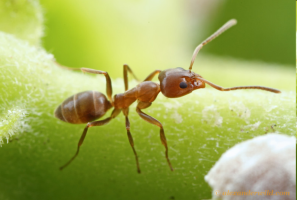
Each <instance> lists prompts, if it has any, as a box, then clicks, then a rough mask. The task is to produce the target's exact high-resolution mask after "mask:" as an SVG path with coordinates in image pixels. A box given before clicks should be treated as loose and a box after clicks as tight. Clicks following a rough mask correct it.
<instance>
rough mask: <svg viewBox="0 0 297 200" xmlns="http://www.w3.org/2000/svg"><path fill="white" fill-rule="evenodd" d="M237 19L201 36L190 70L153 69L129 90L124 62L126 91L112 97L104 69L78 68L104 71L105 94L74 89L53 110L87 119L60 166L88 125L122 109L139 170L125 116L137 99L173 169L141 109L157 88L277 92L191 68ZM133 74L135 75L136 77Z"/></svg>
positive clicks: (166, 91)
mask: <svg viewBox="0 0 297 200" xmlns="http://www.w3.org/2000/svg"><path fill="white" fill-rule="evenodd" d="M236 23H237V21H236V20H235V19H231V20H229V21H228V22H227V23H225V24H224V25H223V26H222V27H221V28H220V29H218V30H217V31H216V32H215V33H214V34H212V35H211V36H210V37H208V38H207V39H206V40H204V41H203V42H202V43H201V44H199V45H198V46H197V47H196V49H195V50H194V53H193V56H192V60H191V63H190V67H189V70H185V69H183V68H175V69H167V70H163V71H161V70H155V71H154V72H152V73H151V74H150V75H149V76H148V77H147V78H146V79H144V81H143V82H141V83H139V84H138V85H137V86H136V87H134V88H132V89H130V90H128V72H129V73H130V74H132V75H133V76H134V77H135V75H134V73H133V72H132V70H131V69H130V67H129V66H128V65H126V64H125V65H124V84H125V92H124V93H120V94H116V95H114V97H113V98H112V85H111V79H110V77H109V75H108V73H107V72H105V71H99V70H94V69H88V68H81V71H83V72H88V73H93V74H103V75H104V76H105V78H106V94H107V98H108V99H107V98H106V96H105V95H104V94H102V93H100V92H97V91H85V92H80V93H77V94H75V95H73V96H71V97H69V98H68V99H66V100H65V101H64V102H63V103H62V104H61V105H60V106H59V107H58V108H57V109H56V110H55V117H56V118H58V119H60V120H62V121H65V122H68V123H72V124H85V123H87V125H86V127H85V129H84V131H83V133H82V135H81V137H80V140H79V142H78V146H77V151H76V153H75V155H74V156H73V157H72V158H71V159H70V160H69V161H68V162H67V163H66V164H65V165H63V166H62V167H60V170H62V169H64V168H65V167H66V166H68V165H69V164H70V163H71V162H72V161H73V160H74V159H75V158H76V156H77V155H78V153H79V149H80V146H81V145H82V143H83V141H84V139H85V137H86V134H87V132H88V129H89V128H90V127H93V126H102V125H105V124H107V123H109V122H110V121H111V120H112V119H113V118H115V117H116V116H118V114H120V112H121V111H122V112H123V114H124V116H125V119H126V130H127V135H128V139H129V142H130V145H131V147H132V150H133V152H134V156H135V160H136V166H137V172H138V173H140V167H139V162H138V155H137V153H136V150H135V148H134V142H133V137H132V135H131V133H130V122H129V118H128V114H129V106H130V105H131V104H132V103H133V102H135V101H136V100H137V107H136V112H137V113H138V115H139V116H140V117H141V118H142V119H144V120H145V121H147V122H149V123H151V124H153V125H156V126H158V127H159V128H160V139H161V142H162V144H163V145H164V147H165V158H166V160H167V163H168V165H169V167H170V170H171V171H173V168H172V165H171V163H170V160H169V157H168V146H167V141H166V137H165V133H164V129H163V126H162V124H161V122H159V121H158V120H156V119H155V118H153V117H151V116H149V115H148V114H146V113H144V112H142V110H143V109H145V108H148V107H149V106H150V105H151V104H152V102H153V101H155V99H156V97H157V96H158V94H159V93H160V92H162V94H163V95H165V96H166V97H168V98H177V97H181V96H184V95H187V94H189V93H191V92H192V91H193V90H196V89H200V88H205V83H207V84H208V85H210V86H211V87H213V88H215V89H217V90H220V91H230V90H240V89H260V90H266V91H269V92H274V93H280V91H279V90H277V89H273V88H269V87H263V86H239V87H231V88H223V87H221V86H218V85H215V84H213V83H211V82H209V81H208V80H206V79H204V78H202V77H201V76H200V75H199V74H196V73H194V72H192V71H191V70H192V66H193V63H194V61H195V58H196V56H197V54H198V52H199V51H200V49H201V48H202V47H203V46H204V45H206V44H207V43H208V42H210V41H211V40H213V39H214V38H216V37H217V36H218V35H220V34H221V33H223V32H224V31H226V30H227V29H229V28H230V27H232V26H233V25H235V24H236ZM157 74H159V76H158V78H159V81H160V84H158V83H155V82H152V81H151V80H152V79H153V77H154V76H156V75H157ZM135 78H136V77H135ZM112 107H113V108H114V109H113V111H112V113H111V115H110V117H107V118H106V119H103V120H100V121H94V120H96V119H98V118H100V117H102V116H103V115H104V114H105V113H106V112H107V111H108V110H109V109H110V108H112Z"/></svg>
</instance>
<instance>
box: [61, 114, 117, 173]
mask: <svg viewBox="0 0 297 200" xmlns="http://www.w3.org/2000/svg"><path fill="white" fill-rule="evenodd" d="M120 112H121V110H120V109H114V110H113V111H112V113H111V116H110V117H108V118H106V119H104V120H100V121H94V122H89V123H88V124H87V126H86V127H85V129H84V131H83V133H82V135H81V137H80V139H79V142H78V145H77V150H76V153H75V154H74V156H73V157H72V158H71V159H70V160H69V161H68V162H67V163H66V164H64V165H63V166H62V167H60V170H63V169H64V168H65V167H67V166H68V165H69V164H70V163H71V162H72V161H73V160H74V159H75V158H76V156H77V155H78V153H79V149H80V146H81V145H82V144H83V142H84V139H85V137H86V135H87V132H88V129H89V127H92V126H102V125H105V124H107V123H108V122H109V121H110V120H112V119H113V118H115V117H116V116H117V115H118V114H119V113H120Z"/></svg>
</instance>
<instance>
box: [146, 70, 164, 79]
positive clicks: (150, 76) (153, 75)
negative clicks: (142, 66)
mask: <svg viewBox="0 0 297 200" xmlns="http://www.w3.org/2000/svg"><path fill="white" fill-rule="evenodd" d="M160 72H161V70H159V69H157V70H155V71H153V72H152V73H151V74H150V75H148V77H146V79H144V81H151V80H152V79H153V78H154V77H155V76H156V75H157V74H159V73H160Z"/></svg>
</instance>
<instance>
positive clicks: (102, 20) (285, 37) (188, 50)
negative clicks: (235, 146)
mask: <svg viewBox="0 0 297 200" xmlns="http://www.w3.org/2000/svg"><path fill="white" fill-rule="evenodd" d="M293 3H294V2H293V1H283V2H280V1H278V0H271V1H269V4H268V3H267V1H257V0H250V1H236V0H226V1H215V0H209V1H206V0H202V1H195V0H183V1H181V0H180V1H175V2H174V3H172V2H171V1H163V2H160V1H133V0H127V1H108V2H107V1H70V0H63V1H58V0H52V1H48V0H41V4H42V6H43V7H44V10H45V19H46V20H45V26H46V28H45V36H44V38H43V45H44V47H45V48H46V49H47V50H48V51H49V52H52V53H53V54H54V55H55V58H56V59H57V61H58V62H59V63H61V64H63V65H66V66H70V67H89V68H96V69H101V70H108V71H109V72H110V73H111V74H112V77H122V65H123V64H124V63H127V64H129V65H130V66H131V67H132V68H133V70H134V71H135V72H136V74H144V75H145V74H148V73H150V72H151V71H152V70H154V69H156V68H158V69H166V68H173V67H184V68H186V67H188V63H189V62H190V58H191V55H192V52H193V50H194V48H195V47H196V46H197V45H198V44H199V43H200V42H201V41H203V40H204V39H205V38H206V37H208V36H209V35H210V34H211V33H213V32H214V31H215V30H217V29H218V28H219V27H220V26H221V25H222V24H224V23H225V22H226V21H227V20H229V19H231V18H236V19H237V20H238V24H237V25H236V26H235V27H233V28H232V29H231V30H228V31H227V33H224V34H223V35H221V36H220V37H219V38H218V39H216V40H215V41H213V42H211V43H210V44H208V45H206V46H205V47H204V49H203V50H202V51H201V53H202V54H214V55H219V56H228V57H234V58H238V59H244V60H256V61H263V62H268V63H278V64H285V65H287V66H289V67H290V66H291V67H293V66H294V65H295V34H293V33H294V32H295V4H293ZM198 57H199V56H198ZM198 59H199V58H198ZM198 62H199V61H198ZM198 62H196V64H197V63H198ZM144 75H143V76H144Z"/></svg>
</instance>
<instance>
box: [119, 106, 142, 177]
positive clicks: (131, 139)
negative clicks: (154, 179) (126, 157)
mask: <svg viewBox="0 0 297 200" xmlns="http://www.w3.org/2000/svg"><path fill="white" fill-rule="evenodd" d="M123 113H124V115H125V118H126V130H127V136H128V139H129V143H130V145H131V147H132V150H133V153H134V156H135V160H136V167H137V172H138V173H140V167H139V162H138V155H137V152H136V150H135V148H134V141H133V137H132V135H131V133H130V121H129V118H128V114H129V108H125V109H123Z"/></svg>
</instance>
